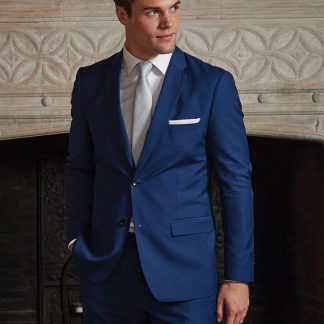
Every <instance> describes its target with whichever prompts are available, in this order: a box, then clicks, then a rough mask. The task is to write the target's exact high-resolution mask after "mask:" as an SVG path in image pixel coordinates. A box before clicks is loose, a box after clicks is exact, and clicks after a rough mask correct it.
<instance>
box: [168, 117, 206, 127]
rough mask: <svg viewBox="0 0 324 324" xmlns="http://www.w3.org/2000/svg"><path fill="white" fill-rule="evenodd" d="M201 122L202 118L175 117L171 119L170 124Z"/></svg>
mask: <svg viewBox="0 0 324 324" xmlns="http://www.w3.org/2000/svg"><path fill="white" fill-rule="evenodd" d="M199 122H200V118H194V119H173V120H169V125H186V124H197V123H199Z"/></svg>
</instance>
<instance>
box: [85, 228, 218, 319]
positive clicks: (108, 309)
mask: <svg viewBox="0 0 324 324" xmlns="http://www.w3.org/2000/svg"><path fill="white" fill-rule="evenodd" d="M161 271H163V270H161ZM80 291H81V300H82V303H83V323H84V324H148V323H153V324H162V323H163V324H167V323H168V324H182V323H188V324H189V323H190V324H215V323H216V315H215V313H216V295H212V296H208V297H206V298H201V299H195V300H189V301H179V302H160V301H158V300H157V299H156V298H155V297H154V296H153V295H152V293H151V292H150V290H149V287H148V286H147V283H146V281H145V277H144V274H143V271H142V268H141V263H140V260H139V255H138V251H137V246H136V239H135V235H134V234H131V233H130V234H129V235H128V241H127V244H126V247H125V249H124V252H123V255H122V257H121V259H120V261H119V263H118V265H117V266H116V268H115V270H114V271H113V273H112V274H111V275H110V276H109V277H108V278H107V279H106V280H105V281H104V282H102V283H99V284H93V283H90V282H88V281H86V280H85V279H81V280H80Z"/></svg>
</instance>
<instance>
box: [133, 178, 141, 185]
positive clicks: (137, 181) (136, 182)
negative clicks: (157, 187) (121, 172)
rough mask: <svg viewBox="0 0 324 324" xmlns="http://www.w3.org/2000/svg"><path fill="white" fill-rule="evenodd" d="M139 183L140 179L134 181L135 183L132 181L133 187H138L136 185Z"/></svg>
mask: <svg viewBox="0 0 324 324" xmlns="http://www.w3.org/2000/svg"><path fill="white" fill-rule="evenodd" d="M139 184H140V181H139V179H137V180H135V181H133V183H132V185H133V187H136V186H138V185H139Z"/></svg>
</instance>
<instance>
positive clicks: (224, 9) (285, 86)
mask: <svg viewBox="0 0 324 324" xmlns="http://www.w3.org/2000/svg"><path fill="white" fill-rule="evenodd" d="M182 2H183V13H182V25H181V31H180V33H179V37H178V45H179V47H181V48H182V49H183V50H185V51H187V52H189V53H192V54H194V55H196V56H198V57H200V58H201V59H203V60H205V61H207V62H210V63H212V64H214V65H218V66H221V67H223V68H225V69H227V70H229V71H230V72H232V73H233V75H234V77H235V79H236V82H237V86H238V88H239V91H240V96H241V100H242V103H243V109H244V112H245V123H246V127H247V131H248V133H249V134H250V135H256V136H277V137H284V138H298V139H309V140H319V141H322V142H324V2H323V1H316V0H314V1H311V2H308V1H298V0H289V1H279V0H272V1H271V0H270V1H267V0H263V1H262V0H228V1H225V0H213V1H205V0H204V1H199V0H183V1H182ZM123 41H124V35H123V29H122V28H121V26H120V24H119V22H118V21H117V20H116V18H115V13H114V6H113V1H112V0H111V1H108V0H105V1H103V0H92V1H91V3H90V2H89V1H84V0H53V1H52V2H51V3H49V2H45V0H38V1H33V3H28V2H26V3H22V2H21V1H17V0H11V1H2V2H1V4H0V139H12V138H19V137H28V136H38V135H46V134H58V133H65V132H68V131H69V125H70V93H71V89H72V85H73V81H74V77H75V74H76V71H77V69H78V68H79V67H80V66H85V65H89V64H91V63H93V62H95V61H98V60H100V59H103V58H106V57H108V56H110V55H111V54H113V53H114V52H116V51H118V50H119V49H120V48H121V47H122V45H123Z"/></svg>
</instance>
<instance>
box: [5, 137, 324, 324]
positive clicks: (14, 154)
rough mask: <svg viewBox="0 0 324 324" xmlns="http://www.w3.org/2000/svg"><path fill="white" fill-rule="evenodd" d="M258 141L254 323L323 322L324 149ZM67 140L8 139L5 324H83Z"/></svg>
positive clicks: (253, 142) (253, 144)
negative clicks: (66, 204) (69, 222)
mask: <svg viewBox="0 0 324 324" xmlns="http://www.w3.org/2000/svg"><path fill="white" fill-rule="evenodd" d="M249 142H250V153H251V159H252V164H253V167H254V173H253V187H254V194H255V246H256V256H255V260H256V265H255V267H256V268H255V269H256V278H255V279H256V282H255V283H254V284H252V285H251V308H250V311H249V313H248V316H247V320H246V322H245V323H250V324H267V323H271V324H273V323H285V324H287V323H305V324H306V323H307V324H310V323H311V324H316V323H319V324H320V323H324V258H323V256H324V217H323V216H324V213H323V200H324V196H323V193H324V154H323V146H322V145H321V144H319V143H315V142H307V141H293V140H282V139H269V138H256V137H251V138H249ZM67 143H68V137H67V135H55V136H54V135H53V136H47V137H38V138H37V137H35V138H31V139H23V140H11V141H2V142H0V151H1V158H0V324H3V323H28V324H32V323H44V324H47V323H50V324H54V323H55V324H58V323H66V324H67V323H69V324H74V323H81V318H82V315H81V314H80V311H81V310H82V308H80V307H79V306H80V305H79V303H80V299H79V293H78V283H77V280H76V278H75V275H74V268H73V261H72V260H71V259H69V255H68V254H67V253H66V250H65V245H64V223H65V219H64V209H63V170H64V162H65V158H66V149H67ZM211 188H212V189H215V188H214V186H213V185H212V186H211ZM214 195H215V194H214ZM215 197H216V198H215V199H213V202H214V203H215V204H216V205H217V201H218V199H217V195H215ZM214 207H215V210H216V211H218V210H219V208H218V206H214ZM216 214H218V213H216ZM217 217H218V216H217ZM217 222H220V220H217ZM221 248H222V236H221V235H220V236H219V241H218V249H219V251H220V252H219V253H220V254H221ZM221 268H222V267H220V269H221ZM62 301H63V303H62Z"/></svg>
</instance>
